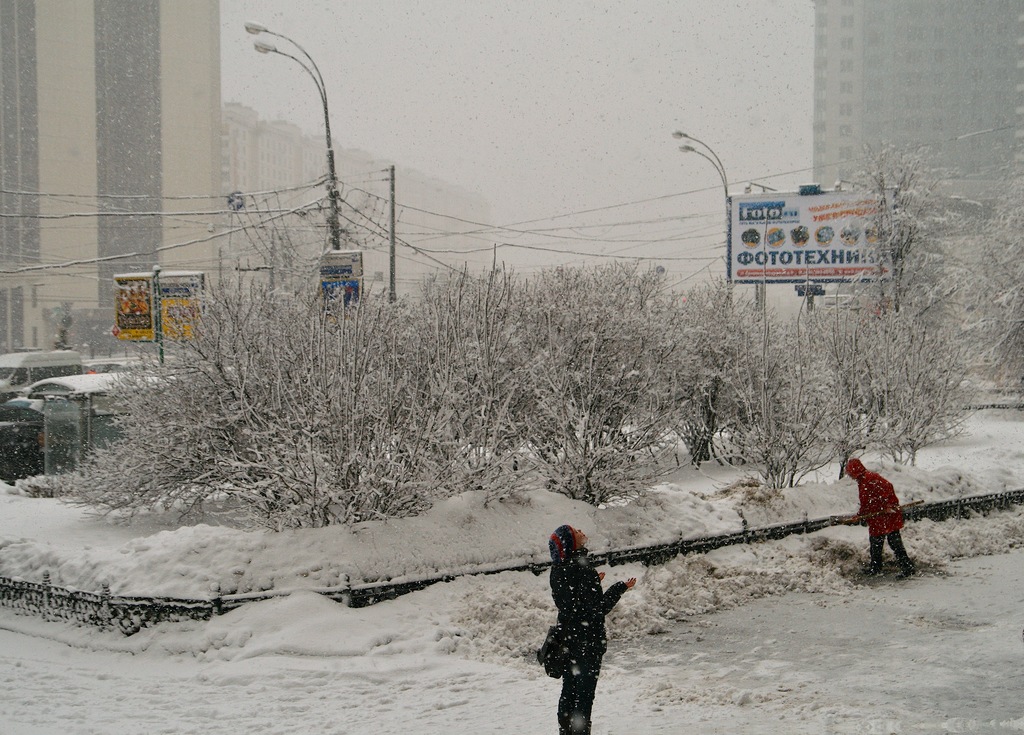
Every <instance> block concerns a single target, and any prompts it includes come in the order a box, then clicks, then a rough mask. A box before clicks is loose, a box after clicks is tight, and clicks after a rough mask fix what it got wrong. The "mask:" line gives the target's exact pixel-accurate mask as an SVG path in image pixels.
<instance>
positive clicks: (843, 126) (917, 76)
mask: <svg viewBox="0 0 1024 735" xmlns="http://www.w3.org/2000/svg"><path fill="white" fill-rule="evenodd" d="M814 5H815V55H814V169H815V177H816V179H817V180H818V181H819V182H821V183H822V184H823V185H825V186H831V185H832V183H833V182H834V181H836V180H842V179H850V178H851V177H852V176H853V175H855V174H856V172H858V171H860V170H862V169H863V168H864V166H865V161H864V159H863V156H864V153H865V149H866V147H869V148H872V149H878V148H879V147H881V146H883V145H886V144H893V145H895V146H898V147H900V148H904V149H906V148H911V147H912V148H914V149H917V150H920V151H921V154H922V157H923V158H924V159H925V160H926V161H927V163H928V164H929V165H930V166H933V167H935V168H936V169H937V170H938V171H939V172H940V174H941V175H942V177H943V178H944V179H945V181H946V182H948V185H949V189H950V193H956V194H961V195H966V196H978V197H985V196H988V195H990V194H992V193H993V192H994V191H997V190H998V189H999V188H1000V187H1002V186H1003V185H1004V182H1005V181H1006V180H1007V178H1008V176H1009V175H1011V174H1012V173H1013V168H1014V163H1015V159H1017V158H1018V157H1019V156H1020V150H1021V146H1022V143H1024V142H1022V141H1021V131H1022V130H1024V126H1022V119H1024V118H1022V117H1021V115H1022V111H1024V107H1022V92H1024V51H1022V49H1024V46H1022V45H1021V41H1022V40H1024V3H1021V2H1020V0H972V2H963V0H815V3H814Z"/></svg>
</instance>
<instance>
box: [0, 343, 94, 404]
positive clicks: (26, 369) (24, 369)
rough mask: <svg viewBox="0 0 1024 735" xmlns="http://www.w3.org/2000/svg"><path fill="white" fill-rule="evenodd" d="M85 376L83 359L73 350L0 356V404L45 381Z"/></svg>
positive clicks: (14, 353)
mask: <svg viewBox="0 0 1024 735" xmlns="http://www.w3.org/2000/svg"><path fill="white" fill-rule="evenodd" d="M81 374H82V356H81V355H80V354H78V353H77V352H75V351H74V350H50V351H46V352H43V351H39V352H8V353H7V354H6V355H0V401H6V400H8V399H10V398H14V397H15V396H17V395H18V394H19V393H20V392H21V390H22V389H23V388H27V387H28V386H30V385H32V384H33V383H35V382H36V381H39V380H43V379H45V378H59V377H63V376H65V375H81Z"/></svg>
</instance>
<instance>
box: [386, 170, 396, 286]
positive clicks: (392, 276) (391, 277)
mask: <svg viewBox="0 0 1024 735" xmlns="http://www.w3.org/2000/svg"><path fill="white" fill-rule="evenodd" d="M390 173H391V252H390V261H391V273H390V275H389V276H388V278H389V281H388V286H389V291H388V298H389V299H390V300H391V301H392V302H394V301H395V299H396V298H397V296H396V295H395V167H394V166H392V167H391V169H390Z"/></svg>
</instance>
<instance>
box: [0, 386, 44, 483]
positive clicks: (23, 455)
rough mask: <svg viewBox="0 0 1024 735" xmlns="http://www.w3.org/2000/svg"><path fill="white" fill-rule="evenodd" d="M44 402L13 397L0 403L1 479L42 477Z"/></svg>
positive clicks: (10, 481) (5, 480) (7, 480)
mask: <svg viewBox="0 0 1024 735" xmlns="http://www.w3.org/2000/svg"><path fill="white" fill-rule="evenodd" d="M43 439H44V437H43V402H42V400H40V399H29V398H13V399H11V400H9V401H7V402H5V403H2V404H0V480H3V481H4V482H7V483H12V482H14V481H15V480H20V479H22V478H24V477H33V476H35V475H41V474H43V467H44V456H43Z"/></svg>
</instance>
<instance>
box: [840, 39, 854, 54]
mask: <svg viewBox="0 0 1024 735" xmlns="http://www.w3.org/2000/svg"><path fill="white" fill-rule="evenodd" d="M839 48H841V49H842V50H843V51H853V36H843V38H841V39H840V40H839Z"/></svg>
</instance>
